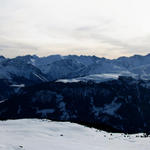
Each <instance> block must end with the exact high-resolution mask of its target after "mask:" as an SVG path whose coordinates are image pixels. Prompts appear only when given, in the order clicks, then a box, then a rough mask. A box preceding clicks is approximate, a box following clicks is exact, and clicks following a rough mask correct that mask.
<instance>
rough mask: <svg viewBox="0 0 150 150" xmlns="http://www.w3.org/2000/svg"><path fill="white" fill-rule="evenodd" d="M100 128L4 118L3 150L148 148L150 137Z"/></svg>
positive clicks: (0, 125)
mask: <svg viewBox="0 0 150 150" xmlns="http://www.w3.org/2000/svg"><path fill="white" fill-rule="evenodd" d="M142 135H143V134H136V135H135V134H134V135H124V134H119V133H112V134H111V133H107V132H104V131H98V130H96V129H91V128H88V127H84V126H81V125H78V124H74V123H68V122H53V121H48V120H37V119H22V120H8V121H0V150H116V149H118V150H148V149H149V148H150V137H146V138H145V137H141V136H142Z"/></svg>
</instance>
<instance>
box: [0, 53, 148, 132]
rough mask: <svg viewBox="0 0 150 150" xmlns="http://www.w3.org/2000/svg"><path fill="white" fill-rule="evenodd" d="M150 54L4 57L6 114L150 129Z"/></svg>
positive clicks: (1, 99) (1, 77)
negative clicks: (113, 57) (111, 57)
mask: <svg viewBox="0 0 150 150" xmlns="http://www.w3.org/2000/svg"><path fill="white" fill-rule="evenodd" d="M149 114H150V54H148V55H146V56H140V55H134V56H132V57H120V58H118V59H112V60H110V59H106V58H99V57H96V56H76V55H68V56H61V55H51V56H48V57H38V56H36V55H33V56H31V55H26V56H18V57H16V58H12V59H10V58H5V57H3V56H1V57H0V119H1V120H7V119H24V118H39V119H41V118H44V119H50V120H55V121H70V122H74V123H79V124H83V125H86V126H90V127H95V128H98V129H103V130H106V131H111V132H123V133H139V132H145V133H148V134H149V133H150V119H149Z"/></svg>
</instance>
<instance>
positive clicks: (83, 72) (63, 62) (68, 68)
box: [0, 54, 150, 82]
mask: <svg viewBox="0 0 150 150" xmlns="http://www.w3.org/2000/svg"><path fill="white" fill-rule="evenodd" d="M112 73H113V74H119V75H128V76H138V77H141V78H149V76H150V54H148V55H146V56H140V55H134V56H132V57H120V58H118V59H113V60H110V59H105V58H98V57H96V56H82V55H81V56H76V55H68V56H61V55H51V56H48V57H38V56H36V55H33V56H31V55H26V56H19V57H16V58H12V59H8V58H4V57H3V56H1V57H0V79H9V80H10V81H13V82H19V80H18V81H17V79H18V78H19V77H21V78H24V79H26V80H31V81H37V82H38V81H39V82H40V81H42V82H46V81H53V80H57V79H65V78H66V79H71V78H78V77H84V76H89V75H94V74H112ZM16 77H17V79H16Z"/></svg>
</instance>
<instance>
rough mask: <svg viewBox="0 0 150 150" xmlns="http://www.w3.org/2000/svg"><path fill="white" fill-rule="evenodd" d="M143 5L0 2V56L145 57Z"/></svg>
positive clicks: (116, 0)
mask: <svg viewBox="0 0 150 150" xmlns="http://www.w3.org/2000/svg"><path fill="white" fill-rule="evenodd" d="M149 6H150V1H149V0H0V55H5V56H7V57H15V56H17V55H25V54H37V55H39V56H46V55H50V54H62V55H67V54H77V55H80V54H83V55H97V56H100V57H107V58H116V57H119V56H122V55H125V56H129V55H133V54H146V53H149V52H150V19H149V18H150V9H149Z"/></svg>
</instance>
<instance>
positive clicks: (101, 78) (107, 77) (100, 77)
mask: <svg viewBox="0 0 150 150" xmlns="http://www.w3.org/2000/svg"><path fill="white" fill-rule="evenodd" d="M119 76H126V77H133V78H137V76H136V74H133V73H130V72H120V73H119V74H117V73H104V74H92V75H88V76H84V77H78V78H72V79H59V80H57V81H56V82H63V83H73V82H80V81H82V82H88V81H93V82H95V83H100V82H106V81H111V80H117V79H118V78H119Z"/></svg>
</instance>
